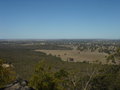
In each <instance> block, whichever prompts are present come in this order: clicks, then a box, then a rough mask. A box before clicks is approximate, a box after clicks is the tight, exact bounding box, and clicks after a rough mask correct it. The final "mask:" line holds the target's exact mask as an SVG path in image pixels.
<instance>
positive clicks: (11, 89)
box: [0, 80, 35, 90]
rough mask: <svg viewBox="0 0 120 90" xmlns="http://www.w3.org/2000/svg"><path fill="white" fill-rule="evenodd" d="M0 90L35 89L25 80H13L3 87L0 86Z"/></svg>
mask: <svg viewBox="0 0 120 90" xmlns="http://www.w3.org/2000/svg"><path fill="white" fill-rule="evenodd" d="M0 90H35V89H33V88H31V87H29V86H28V82H27V81H26V80H22V81H17V80H16V81H15V82H13V83H12V84H9V85H7V86H6V87H5V88H1V89H0Z"/></svg>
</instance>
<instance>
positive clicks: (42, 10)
mask: <svg viewBox="0 0 120 90" xmlns="http://www.w3.org/2000/svg"><path fill="white" fill-rule="evenodd" d="M72 38H73V39H120V0H0V39H72Z"/></svg>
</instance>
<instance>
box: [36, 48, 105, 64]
mask: <svg viewBox="0 0 120 90" xmlns="http://www.w3.org/2000/svg"><path fill="white" fill-rule="evenodd" d="M35 51H40V52H44V53H46V54H52V55H54V56H57V57H60V58H61V59H62V60H64V61H67V60H68V58H73V59H74V62H83V61H88V62H90V63H93V62H94V63H100V62H101V63H106V58H105V56H107V54H105V53H99V52H97V51H96V52H90V51H86V52H80V51H78V50H35Z"/></svg>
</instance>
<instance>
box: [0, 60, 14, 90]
mask: <svg viewBox="0 0 120 90" xmlns="http://www.w3.org/2000/svg"><path fill="white" fill-rule="evenodd" d="M15 79H16V74H15V72H14V71H13V69H12V67H7V68H6V67H3V60H1V59H0V88H2V87H4V86H5V85H6V84H8V83H10V82H12V81H13V80H15Z"/></svg>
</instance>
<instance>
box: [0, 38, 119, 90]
mask: <svg viewBox="0 0 120 90" xmlns="http://www.w3.org/2000/svg"><path fill="white" fill-rule="evenodd" d="M44 44H45V45H44ZM80 46H81V47H80ZM119 46H120V43H119V41H96V40H93V41H89V40H88V41H84V40H83V41H74V40H73V41H69V40H68V41H67V40H66V41H64V40H63V41H40V42H38V41H28V42H26V41H25V42H24V41H21V42H16V41H13V42H6V41H2V43H0V58H1V59H3V60H4V59H5V62H3V60H0V88H1V87H4V86H5V85H7V84H9V83H11V82H12V81H14V80H15V79H16V74H15V72H14V70H15V71H16V73H17V78H22V79H25V80H29V85H30V86H31V87H33V88H34V89H36V90H119V89H120V64H119V60H120V49H119ZM66 47H67V48H66ZM68 47H69V48H68ZM76 47H78V48H76ZM82 47H84V48H83V51H84V52H87V51H89V52H94V53H95V52H96V51H100V52H99V53H106V54H107V55H108V56H106V57H107V60H108V62H109V61H111V62H113V63H114V64H109V63H108V64H99V63H96V64H94V63H88V62H87V61H85V60H84V62H65V61H62V60H61V58H59V57H56V56H52V55H51V54H49V55H47V54H45V53H42V52H35V50H36V49H49V50H50V49H52V50H61V49H62V50H63V51H64V50H68V49H70V50H71V49H73V51H75V50H74V49H75V48H76V49H78V51H79V50H80V49H81V48H82ZM101 48H102V49H101ZM73 54H74V53H73ZM65 55H67V53H65ZM88 59H89V57H88ZM4 63H8V64H11V65H13V67H9V68H4V67H3V64H4ZM35 66H36V67H35ZM34 67H35V68H34ZM13 68H14V69H13Z"/></svg>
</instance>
